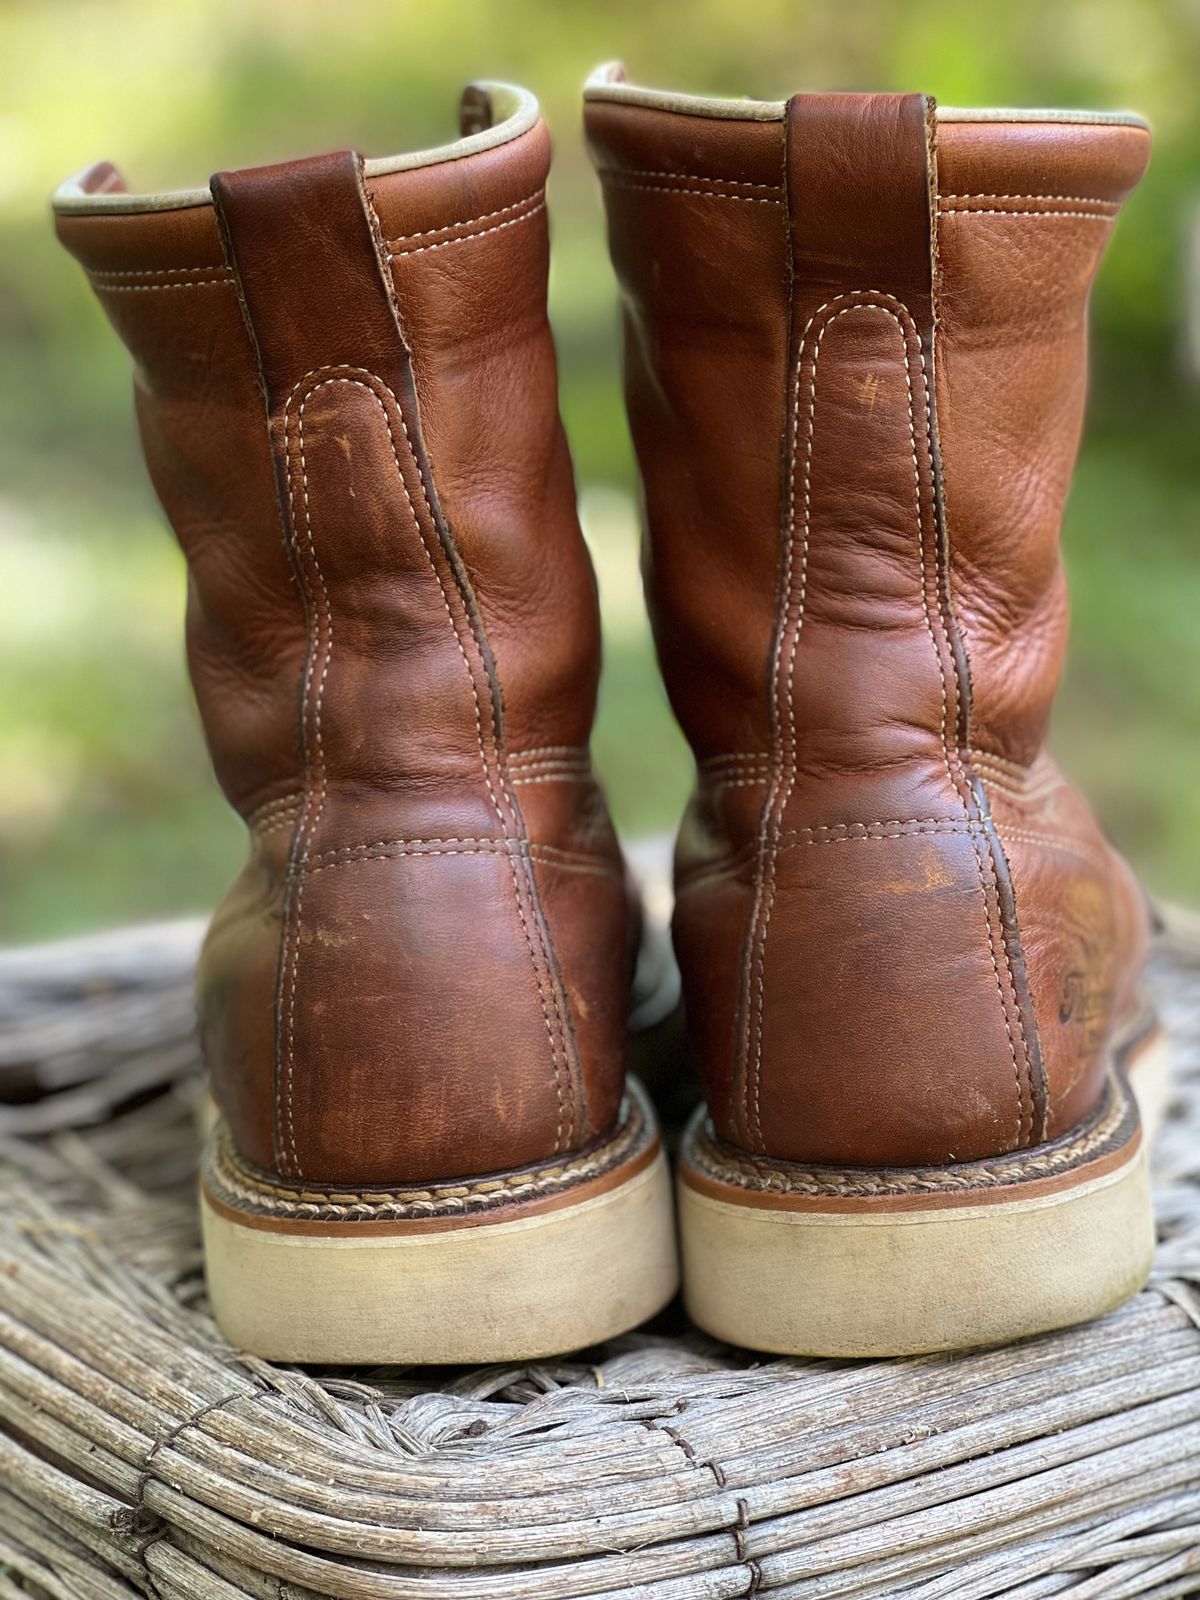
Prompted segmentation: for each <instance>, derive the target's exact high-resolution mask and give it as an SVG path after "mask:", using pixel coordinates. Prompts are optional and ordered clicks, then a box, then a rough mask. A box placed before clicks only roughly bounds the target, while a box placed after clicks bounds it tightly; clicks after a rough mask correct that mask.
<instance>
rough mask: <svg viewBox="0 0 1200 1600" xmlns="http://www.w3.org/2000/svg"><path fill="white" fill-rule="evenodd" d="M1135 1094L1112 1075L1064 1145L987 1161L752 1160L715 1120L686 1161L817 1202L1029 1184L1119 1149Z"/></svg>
mask: <svg viewBox="0 0 1200 1600" xmlns="http://www.w3.org/2000/svg"><path fill="white" fill-rule="evenodd" d="M1136 1126H1137V1124H1136V1121H1135V1117H1134V1110H1133V1106H1132V1103H1131V1097H1130V1095H1129V1094H1128V1093H1127V1091H1126V1090H1125V1089H1124V1088H1123V1086H1122V1085H1121V1084H1120V1083H1119V1082H1117V1081H1116V1080H1115V1079H1114V1078H1113V1077H1112V1076H1110V1077H1109V1078H1108V1080H1107V1082H1106V1085H1105V1093H1104V1098H1103V1099H1102V1100H1101V1102H1100V1104H1099V1106H1098V1107H1097V1109H1096V1111H1095V1112H1094V1113H1093V1115H1092V1116H1091V1117H1089V1118H1088V1120H1087V1121H1086V1122H1084V1123H1083V1124H1081V1125H1080V1126H1079V1127H1078V1128H1077V1129H1076V1130H1075V1131H1074V1132H1073V1133H1072V1134H1071V1135H1070V1136H1068V1137H1067V1138H1065V1139H1064V1140H1063V1141H1062V1142H1061V1143H1055V1144H1054V1145H1053V1146H1051V1147H1049V1148H1046V1147H1042V1148H1041V1149H1036V1150H1032V1151H1023V1152H1019V1153H1017V1154H1014V1155H1002V1156H995V1157H991V1158H985V1159H983V1160H979V1161H964V1162H950V1163H947V1165H946V1166H944V1167H937V1166H924V1165H923V1166H919V1167H914V1168H912V1169H911V1170H908V1171H887V1170H878V1169H877V1170H872V1169H871V1168H854V1167H844V1168H838V1167H806V1166H804V1165H802V1164H801V1163H799V1162H787V1163H784V1162H779V1161H771V1160H767V1159H764V1158H763V1157H761V1156H746V1155H743V1154H742V1153H741V1152H739V1151H738V1150H736V1149H734V1148H733V1147H732V1146H729V1145H726V1144H724V1143H723V1142H722V1141H721V1140H719V1139H718V1138H717V1137H716V1135H715V1134H714V1132H713V1129H712V1126H711V1124H709V1123H705V1124H703V1125H701V1127H699V1128H698V1129H697V1131H696V1133H695V1134H694V1135H693V1136H692V1139H691V1140H690V1142H689V1146H688V1148H687V1149H686V1151H685V1153H684V1156H683V1159H684V1161H685V1162H686V1163H687V1164H688V1165H691V1166H694V1167H695V1168H697V1169H698V1170H699V1171H701V1172H704V1173H706V1174H707V1175H708V1176H710V1177H712V1178H715V1179H717V1181H718V1182H721V1183H727V1184H732V1185H734V1186H735V1187H737V1188H740V1189H748V1190H755V1191H759V1192H772V1193H780V1194H800V1195H808V1196H811V1197H813V1198H821V1197H829V1196H836V1197H839V1198H845V1199H869V1198H873V1197H883V1196H887V1195H896V1194H939V1193H940V1194H945V1193H969V1192H970V1191H971V1190H974V1189H991V1188H999V1187H1004V1186H1007V1185H1010V1184H1013V1183H1019V1182H1021V1181H1027V1182H1028V1181H1031V1180H1033V1179H1037V1178H1046V1177H1053V1176H1055V1175H1057V1174H1059V1173H1061V1172H1065V1171H1070V1170H1071V1169H1072V1168H1073V1167H1077V1166H1079V1165H1081V1164H1083V1163H1084V1162H1086V1161H1088V1160H1092V1159H1095V1158H1096V1157H1097V1156H1099V1155H1102V1154H1107V1153H1109V1152H1110V1151H1112V1150H1119V1149H1120V1148H1121V1147H1122V1146H1123V1145H1125V1144H1127V1143H1128V1141H1129V1139H1130V1137H1131V1136H1132V1134H1133V1132H1134V1130H1135V1129H1136Z"/></svg>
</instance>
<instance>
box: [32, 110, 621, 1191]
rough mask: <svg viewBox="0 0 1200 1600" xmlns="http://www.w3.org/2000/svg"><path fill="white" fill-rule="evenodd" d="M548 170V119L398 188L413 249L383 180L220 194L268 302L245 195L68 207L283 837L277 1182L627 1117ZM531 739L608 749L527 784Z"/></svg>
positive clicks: (247, 1006)
mask: <svg viewBox="0 0 1200 1600" xmlns="http://www.w3.org/2000/svg"><path fill="white" fill-rule="evenodd" d="M548 158H549V147H548V141H547V140H546V136H545V131H544V129H541V128H540V127H539V128H537V129H535V130H534V132H533V133H532V134H530V135H525V136H523V137H522V138H520V139H518V140H516V141H514V142H513V143H512V144H511V145H509V146H501V147H498V148H496V149H493V150H489V151H486V152H481V153H480V154H479V155H478V156H472V157H470V158H465V159H463V160H460V161H453V162H446V163H442V164H440V165H438V166H437V167H435V168H432V169H414V170H413V171H402V172H398V173H395V174H391V175H389V176H388V177H386V178H382V179H379V180H376V181H375V183H374V184H373V185H372V191H373V192H372V195H371V197H370V198H371V201H372V202H373V208H374V209H375V210H376V211H377V214H378V217H379V227H378V229H375V228H374V227H373V226H372V221H371V209H372V206H371V205H367V206H364V196H363V194H362V191H361V190H360V189H359V187H358V182H357V167H356V164H355V163H354V161H353V158H352V157H349V156H342V157H333V158H328V159H325V160H322V161H319V162H316V163H300V164H295V165H293V166H292V167H290V168H283V169H271V170H269V171H267V172H265V173H262V174H243V175H233V176H231V177H228V178H227V179H225V180H218V181H217V185H216V187H217V190H218V192H219V193H220V194H221V198H222V204H223V208H224V210H225V213H226V216H227V218H228V219H229V220H230V223H231V225H230V229H229V231H230V234H231V236H232V239H233V248H232V250H231V251H230V256H231V257H232V259H233V261H234V262H235V263H236V266H237V268H238V273H237V275H236V277H235V274H234V272H233V271H232V270H231V267H230V264H229V261H228V260H227V259H226V257H225V256H224V255H223V253H222V248H221V241H220V238H219V236H218V231H217V225H216V218H215V214H214V212H213V210H212V208H210V207H196V208H194V209H193V210H189V211H185V212H180V213H173V212H165V213H156V214H154V215H138V214H136V213H133V214H127V215H120V216H105V217H63V218H60V219H59V230H60V233H61V234H62V236H63V238H64V241H65V242H66V243H67V244H68V246H69V248H70V249H71V250H72V251H73V252H74V253H75V254H77V255H78V256H79V257H80V258H81V259H82V261H83V262H84V264H85V266H86V267H87V268H88V269H89V271H90V272H91V274H92V277H93V282H94V284H95V287H96V289H97V292H98V293H99V295H100V298H101V301H102V303H103V304H104V305H105V307H106V309H107V310H108V312H109V315H110V317H111V318H112V320H113V321H114V322H115V323H116V324H117V326H118V330H119V332H120V333H121V336H122V338H123V339H124V340H125V342H126V343H127V344H128V345H129V347H130V349H131V351H132V352H133V354H134V356H135V359H136V361H137V364H138V370H139V383H138V396H139V408H140V411H141V415H142V423H143V435H144V438H145V440H146V446H147V455H148V458H149V459H150V462H151V469H152V472H153V474H154V476H155V480H156V483H157V484H158V486H159V488H160V493H161V494H162V497H163V501H164V504H165V505H166V507H167V509H168V512H169V514H170V516H171V519H172V521H173V523H174V524H175V527H176V530H177V532H178V533H179V536H180V540H181V542H182V543H183V545H184V548H185V551H186V553H187V556H188V561H189V579H190V594H191V600H190V654H191V660H192V669H193V678H194V682H195V684H196V689H197V695H198V699H199V701H200V706H201V712H202V715H203V717H204V721H205V728H206V733H207V735H208V738H209V742H210V746H211V748H212V751H213V755H214V760H215V763H216V766H217V769H218V773H219V775H220V777H221V780H222V783H223V784H224V786H225V788H226V791H227V793H229V794H230V797H231V799H233V800H234V802H235V803H236V804H237V806H238V808H239V809H240V810H241V811H242V813H243V814H244V815H246V816H247V817H249V818H252V819H253V823H254V834H253V841H252V850H251V855H250V859H249V861H248V863H247V866H246V868H245V870H244V872H243V873H242V874H241V875H240V877H239V879H238V881H237V883H236V884H235V885H234V887H233V889H232V890H231V891H230V893H229V895H228V896H227V897H226V899H225V902H224V903H223V905H222V907H221V909H220V910H219V912H218V914H217V916H216V918H215V919H214V923H213V927H212V931H211V933H210V937H209V940H208V943H207V947H206V953H205V958H204V970H203V974H202V998H203V1018H204V1034H205V1049H206V1055H207V1057H208V1059H209V1061H210V1063H211V1065H212V1066H213V1069H214V1076H215V1081H216V1085H217V1089H218V1096H219V1099H220V1101H221V1105H222V1110H223V1112H224V1113H225V1116H226V1118H227V1120H228V1121H229V1122H230V1124H231V1126H232V1128H233V1131H234V1135H235V1138H236V1142H237V1145H238V1148H239V1149H240V1150H241V1151H242V1152H243V1153H244V1154H245V1155H246V1156H247V1157H248V1158H249V1159H251V1160H252V1161H254V1162H255V1163H256V1164H257V1165H260V1166H262V1167H263V1168H264V1169H271V1170H275V1171H282V1172H284V1173H285V1174H286V1173H294V1172H296V1171H299V1172H301V1173H302V1174H303V1175H304V1177H305V1178H314V1179H318V1180H320V1179H324V1180H328V1181H330V1182H333V1183H337V1184H344V1183H394V1182H405V1181H415V1182H420V1181H424V1180H425V1179H431V1178H437V1179H447V1178H453V1177H455V1176H460V1175H461V1176H468V1175H470V1174H472V1173H482V1172H494V1171H497V1170H501V1169H503V1168H505V1167H508V1166H515V1165H522V1164H525V1163H527V1162H529V1161H537V1160H545V1159H550V1158H552V1157H554V1156H555V1155H556V1154H558V1153H566V1152H569V1151H570V1150H571V1149H577V1148H578V1147H579V1146H580V1145H581V1144H582V1143H584V1142H586V1141H588V1140H590V1139H592V1138H593V1137H595V1136H596V1135H597V1134H599V1133H600V1132H602V1130H603V1127H605V1126H607V1125H609V1124H611V1122H612V1120H613V1118H614V1117H615V1115H616V1113H617V1107H618V1104H619V1100H620V1095H621V1089H622V1082H623V1071H624V1049H625V1043H624V1019H625V1014H626V1005H627V995H628V974H629V970H630V964H631V963H630V945H631V940H632V939H633V938H635V937H636V931H635V927H634V925H633V919H632V917H631V912H630V900H629V895H628V890H627V887H626V885H625V882H624V876H623V867H622V863H621V860H620V856H619V853H618V851H617V848H616V843H615V839H614V837H613V833H612V829H611V824H610V823H609V820H608V816H607V812H606V810H605V807H604V803H603V799H602V796H601V795H600V792H599V790H598V788H597V787H596V785H595V783H594V781H593V780H592V778H591V774H590V770H589V768H588V766H587V762H586V744H587V739H588V735H589V732H590V724H591V719H592V712H593V708H594V698H595V682H596V676H597V671H598V623H597V617H596V602H595V589H594V583H593V580H592V577H591V572H590V567H589V565H588V562H587V556H586V552H585V549H584V546H583V543H582V539H581V537H580V534H579V529H578V524H577V522H576V519H575V513H574V503H573V494H572V485H571V478H570V466H569V462H568V460H567V458H566V453H565V446H564V442H563V437H562V431H561V427H560V425H559V422H558V416H557V406H556V401H555V392H554V377H553V351H552V347H551V345H550V336H549V328H548V325H547V323H546V317H545V276H546V219H545V211H544V207H543V206H542V205H541V202H540V198H539V196H540V194H541V191H542V189H543V188H544V184H545V178H546V167H547V164H548ZM235 189H236V190H237V195H236V196H234V195H232V193H231V191H233V190H235ZM243 208H244V209H243ZM235 213H237V214H236V215H235ZM385 235H386V239H387V240H390V241H391V244H390V246H389V245H387V244H386V243H385V242H384V236H385ZM433 246H437V248H432V247H433ZM427 247H428V248H427ZM393 258H399V259H398V260H396V259H393ZM239 291H240V293H241V295H242V297H243V298H244V300H245V302H246V310H247V313H248V321H249V324H250V326H251V327H252V328H253V330H254V342H255V343H256V344H257V345H258V347H259V350H260V351H261V353H262V356H263V361H262V366H263V369H264V371H263V377H264V379H265V383H266V387H267V388H268V390H269V393H270V408H269V410H270V414H269V419H268V417H267V416H266V415H265V414H264V407H263V395H262V392H261V389H260V387H259V381H258V373H257V370H256V369H257V361H256V351H255V348H254V345H253V344H252V342H251V339H250V337H248V333H247V327H246V326H245V325H244V320H243V316H242V312H241V309H240V307H239ZM392 296H394V304H393V303H391V297H392ZM400 330H403V337H402V334H401V331H400ZM406 346H411V347H413V348H414V349H415V351H416V355H415V357H414V356H412V355H410V352H409V349H408V348H406ZM414 366H419V373H417V374H416V375H415V376H414V370H413V369H414ZM317 369H321V370H317ZM268 420H269V428H270V433H268ZM443 486H445V487H446V488H447V489H448V491H449V493H448V496H447V497H445V498H443V495H442V490H443ZM447 510H449V512H450V513H451V515H452V517H453V521H452V520H451V516H450V515H447ZM564 597H565V602H566V603H564ZM514 729H515V730H516V732H515V734H514V733H513V730H514ZM510 737H512V738H513V742H514V744H515V746H516V747H517V748H519V749H520V750H522V751H531V750H539V749H542V748H544V747H548V748H550V749H554V750H556V751H561V750H564V749H566V750H570V751H572V752H574V753H575V759H574V761H573V762H572V763H571V764H570V768H569V771H567V770H566V769H564V771H563V774H562V781H559V782H544V783H543V782H538V783H537V784H533V785H530V786H529V787H518V785H517V784H516V783H515V782H514V781H513V780H512V778H511V777H510V776H509V774H508V773H507V770H506V763H507V755H506V747H507V742H508V739H509V738H510ZM580 752H582V753H583V758H582V759H581V758H580ZM518 769H519V770H520V763H518ZM528 775H529V776H536V777H538V778H539V779H540V778H542V777H543V776H547V775H548V774H547V772H546V771H545V770H544V769H542V768H540V767H539V768H538V769H537V770H536V772H532V771H531V772H530V773H529V774H528ZM434 840H443V841H445V840H455V841H471V842H469V843H463V842H457V843H454V844H442V845H438V846H435V845H433V844H431V843H430V841H434ZM411 841H417V844H415V845H411ZM464 930H468V932H469V934H470V938H469V941H468V943H467V944H464ZM281 949H282V951H283V958H282V959H281ZM276 995H277V998H278V1004H277V1005H276V1004H275V1003H274V1002H275V1000H276ZM275 1019H277V1020H278V1024H279V1026H278V1027H276V1026H275ZM289 1019H290V1022H289ZM576 1020H578V1022H579V1028H578V1031H576V1029H575V1022H576ZM277 1055H278V1057H279V1061H280V1071H279V1082H278V1090H279V1093H278V1094H276V1083H275V1077H276V1074H275V1067H274V1062H275V1058H276V1056H277ZM277 1146H278V1148H277Z"/></svg>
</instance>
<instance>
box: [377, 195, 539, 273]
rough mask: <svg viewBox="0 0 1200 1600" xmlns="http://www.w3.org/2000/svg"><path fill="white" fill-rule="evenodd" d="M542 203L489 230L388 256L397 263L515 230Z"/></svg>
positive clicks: (527, 219) (399, 251) (395, 251)
mask: <svg viewBox="0 0 1200 1600" xmlns="http://www.w3.org/2000/svg"><path fill="white" fill-rule="evenodd" d="M545 209H546V205H545V202H544V201H543V202H542V203H541V204H540V205H536V206H532V207H531V208H530V209H529V210H528V211H523V212H522V213H521V215H520V216H519V217H510V218H509V219H508V221H507V222H497V223H496V224H495V225H494V226H493V227H491V228H480V229H479V230H478V231H477V232H475V233H459V234H456V235H455V236H454V238H453V239H442V240H441V241H440V242H439V243H438V244H420V245H417V246H415V248H414V249H412V250H389V251H388V256H389V259H390V260H392V261H399V259H400V258H401V256H420V255H424V254H425V252H426V251H427V250H448V249H449V248H450V246H451V245H452V244H466V242H467V240H468V239H486V238H487V236H488V234H489V233H500V232H501V230H502V229H504V228H515V227H516V226H517V224H518V223H521V222H528V221H529V219H530V217H536V216H538V215H539V213H541V212H543V211H545Z"/></svg>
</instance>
